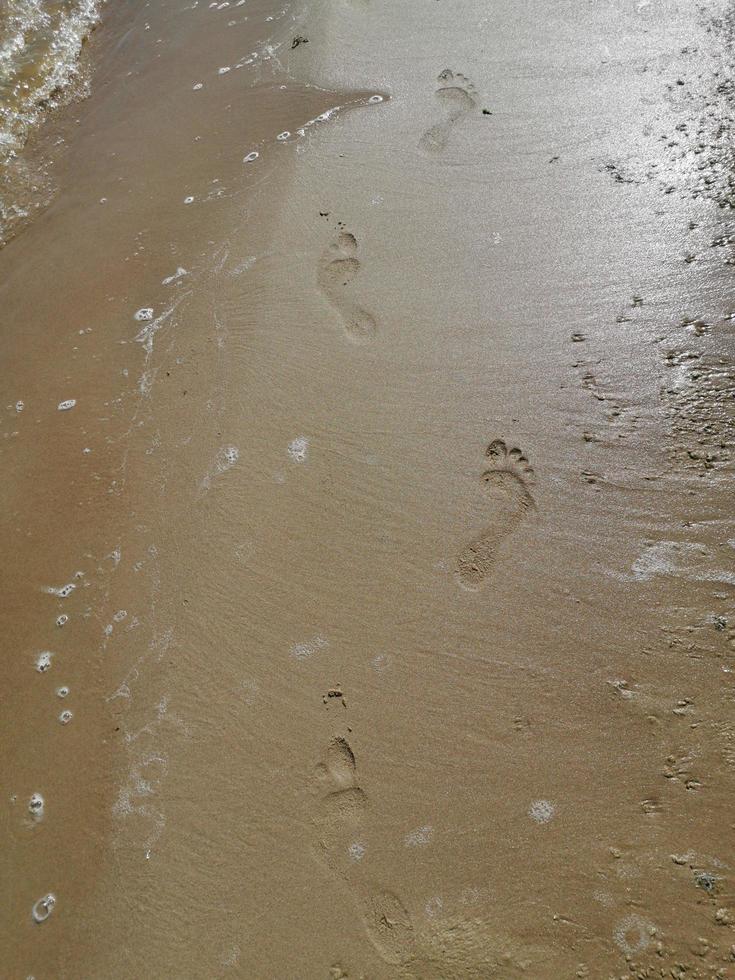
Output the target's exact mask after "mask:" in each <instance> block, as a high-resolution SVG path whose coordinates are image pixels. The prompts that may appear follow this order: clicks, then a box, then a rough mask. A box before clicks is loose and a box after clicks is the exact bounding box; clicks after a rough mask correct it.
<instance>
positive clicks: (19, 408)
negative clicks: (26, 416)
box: [15, 401, 26, 415]
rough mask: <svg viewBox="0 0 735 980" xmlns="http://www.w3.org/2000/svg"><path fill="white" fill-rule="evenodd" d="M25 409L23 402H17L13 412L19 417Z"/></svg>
mask: <svg viewBox="0 0 735 980" xmlns="http://www.w3.org/2000/svg"><path fill="white" fill-rule="evenodd" d="M25 407H26V406H25V402H21V401H17V402H16V403H15V410H16V412H17V413H18V415H20V413H21V412H22V411H23V409H24V408H25Z"/></svg>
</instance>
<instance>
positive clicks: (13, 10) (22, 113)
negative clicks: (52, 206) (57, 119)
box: [0, 0, 101, 244]
mask: <svg viewBox="0 0 735 980" xmlns="http://www.w3.org/2000/svg"><path fill="white" fill-rule="evenodd" d="M100 5H101V0H5V2H4V3H0V244H1V243H3V242H5V241H7V240H8V238H9V237H11V235H12V234H13V233H14V232H15V231H16V230H17V226H18V225H19V224H21V223H22V222H23V221H24V220H25V219H27V218H28V217H30V215H31V213H32V211H33V210H34V208H36V207H38V206H39V205H40V204H42V203H43V199H44V197H45V196H47V194H48V180H47V178H46V177H45V175H44V174H42V173H39V172H38V171H37V170H36V169H34V168H33V167H32V166H31V167H29V166H28V164H27V163H24V161H23V160H22V159H21V158H20V156H19V155H20V153H21V151H22V149H23V147H24V146H25V144H26V142H27V140H28V138H29V136H30V135H31V133H32V132H33V131H34V130H35V129H37V128H38V126H39V125H40V124H41V123H42V121H43V119H44V118H45V117H46V115H47V114H48V113H49V111H51V110H53V109H54V108H56V107H58V106H60V105H63V104H65V103H66V102H68V101H69V99H71V98H74V97H75V96H79V95H83V94H84V90H85V85H86V79H85V77H84V74H83V72H82V71H81V69H80V56H81V53H82V48H83V46H84V42H85V40H86V38H87V37H88V36H89V34H90V33H91V31H92V30H93V29H94V27H95V25H96V24H97V21H98V20H99V10H100Z"/></svg>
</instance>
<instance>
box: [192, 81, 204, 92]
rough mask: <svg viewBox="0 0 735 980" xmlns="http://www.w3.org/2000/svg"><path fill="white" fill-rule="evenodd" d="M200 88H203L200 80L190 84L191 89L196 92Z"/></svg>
mask: <svg viewBox="0 0 735 980" xmlns="http://www.w3.org/2000/svg"><path fill="white" fill-rule="evenodd" d="M200 88H204V84H203V83H202V82H197V83H196V85H192V89H193V90H194V91H195V92H198V91H199V89H200Z"/></svg>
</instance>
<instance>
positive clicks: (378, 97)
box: [368, 95, 384, 104]
mask: <svg viewBox="0 0 735 980" xmlns="http://www.w3.org/2000/svg"><path fill="white" fill-rule="evenodd" d="M383 101H384V100H383V96H382V95H371V96H370V98H369V99H368V102H372V103H373V104H374V103H376V102H383Z"/></svg>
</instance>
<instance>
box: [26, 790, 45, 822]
mask: <svg viewBox="0 0 735 980" xmlns="http://www.w3.org/2000/svg"><path fill="white" fill-rule="evenodd" d="M43 806H44V800H43V797H42V796H41V794H40V793H34V794H33V795H32V796H31V798H30V800H29V801H28V812H29V813H30V814H31V815H32V816H33V818H34V819H35V820H40V819H41V818H42V817H43Z"/></svg>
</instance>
